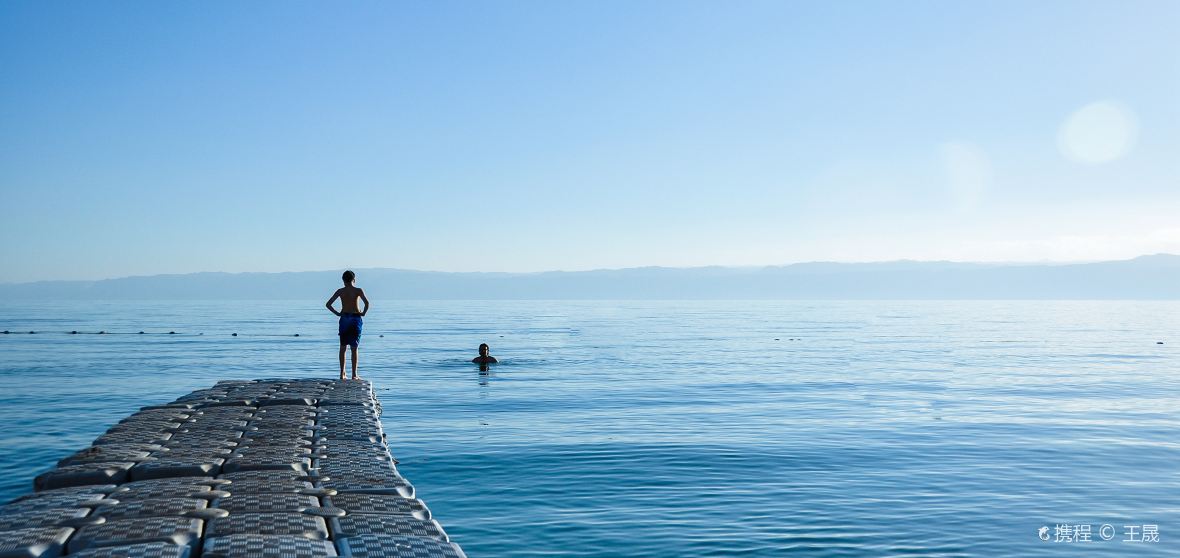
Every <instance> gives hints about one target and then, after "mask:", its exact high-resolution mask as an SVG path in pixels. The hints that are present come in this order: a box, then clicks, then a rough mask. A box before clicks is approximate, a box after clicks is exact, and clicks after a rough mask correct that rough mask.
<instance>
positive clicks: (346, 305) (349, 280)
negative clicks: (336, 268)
mask: <svg viewBox="0 0 1180 558" xmlns="http://www.w3.org/2000/svg"><path fill="white" fill-rule="evenodd" d="M340 278H341V279H343V280H344V286H343V287H341V288H339V289H336V292H335V293H332V298H329V299H328V302H327V303H326V304H324V306H327V307H328V310H331V311H332V313H333V314H336V315H337V316H340V379H341V380H343V379H344V347H352V379H354V380H359V379H360V376H357V375H356V349H357V345H359V344H360V342H361V325H362V323H363V322H362V320H361V317H362V316H364V315H365V314H366V313H367V312H368V311H369V299H368V298H365V291H363V290H361V289H358V288H356V285H354V284H353V283H354V282H356V274H355V273H353V272H352V271H351V270H349V271H345V272H344V275H342V276H341V277H340ZM358 298H359V299H361V300H363V301H365V308H364V309H363V310H359V311H358V309H357V302H356V300H357V299H358ZM336 299H340V311H339V312H337V311H336V309H335V308H333V307H332V303H333V302H336Z"/></svg>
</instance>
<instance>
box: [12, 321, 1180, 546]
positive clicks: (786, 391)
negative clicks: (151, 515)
mask: <svg viewBox="0 0 1180 558" xmlns="http://www.w3.org/2000/svg"><path fill="white" fill-rule="evenodd" d="M376 303H377V306H375V310H374V311H373V312H372V313H371V314H370V315H369V316H368V317H366V319H365V320H366V323H365V337H364V339H363V341H362V358H361V363H362V374H363V375H365V376H367V377H368V378H370V379H372V380H373V381H374V382H375V385H376V387H377V388H378V389H379V395H380V397H381V398H382V401H383V403H384V409H385V415H384V422H385V428H386V431H387V432H388V434H389V437H390V440H389V443H390V447H391V448H392V449H393V452H394V454H395V455H396V456H397V457H398V458H399V459H400V461H401V465H400V467H399V468H400V469H401V471H402V472H403V474H405V475H406V476H407V477H408V478H409V479H410V480H411V482H413V483H414V484H415V486H417V487H418V490H419V493H420V494H421V496H422V497H423V498H424V499H425V500H426V502H427V503H428V504H429V505H430V507H431V509H432V510H433V511H434V512H435V515H436V517H437V518H438V519H439V520H440V522H441V523H442V524H443V526H444V527H446V528H447V530H448V532H449V533H450V534H451V535H452V537H453V538H454V539H455V541H456V542H458V543H460V544H461V545H462V546H463V548H464V549H465V550H466V551H467V552H468V553H469V554H470V555H471V556H472V557H473V558H475V557H479V556H486V557H491V556H495V557H500V556H503V557H518V556H526V557H527V556H602V557H606V556H612V557H613V556H620V557H621V556H667V557H685V556H786V555H806V556H902V555H914V556H1166V555H1180V430H1178V427H1180V404H1178V403H1180V352H1178V349H1180V335H1178V334H1180V303H1177V302H859V301H858V302H534V301H530V302H383V301H380V300H377V301H376ZM321 305H322V302H321V301H306V302H304V301H284V302H264V303H246V304H242V303H236V302H235V303H226V302H174V303H171V302H170V303H156V302H152V303H141V302H136V303H123V302H119V303H115V302H111V303H61V304H38V305H26V304H13V303H3V304H2V305H0V330H3V329H8V330H12V331H21V332H24V333H21V334H9V335H0V375H2V376H3V381H4V386H5V388H4V389H3V390H2V391H0V424H3V425H4V428H3V429H0V446H2V448H3V449H2V451H0V468H2V470H3V471H5V473H6V474H5V475H4V476H3V478H2V479H0V483H2V485H0V497H4V498H5V499H7V497H11V496H14V495H16V494H18V493H20V492H24V491H26V490H27V489H28V488H29V486H30V485H31V479H32V477H33V476H34V475H35V474H37V473H38V472H40V471H42V470H44V469H46V468H48V467H49V466H50V465H51V464H52V463H53V462H54V461H56V460H57V459H58V458H60V457H62V456H65V455H66V454H67V453H69V452H71V451H72V450H75V449H78V448H80V447H83V446H85V445H87V444H88V443H89V442H90V440H91V439H93V438H94V437H95V436H97V435H98V434H100V433H101V432H102V431H104V430H105V429H106V428H107V427H108V426H109V425H110V424H111V423H113V422H115V421H117V420H118V419H120V418H122V417H123V416H125V415H127V414H129V413H131V412H133V411H134V410H135V409H137V408H138V407H139V406H142V405H146V404H152V403H160V402H165V401H169V400H171V399H173V398H175V397H177V396H179V395H181V394H184V393H187V392H188V391H191V390H193V389H197V388H202V387H207V386H209V385H211V384H212V383H213V382H215V381H216V380H219V379H226V378H255V377H276V376H289V377H303V376H321V377H326V378H330V377H332V376H333V375H334V374H335V373H336V371H335V366H336V365H335V358H336V357H335V347H336V338H335V329H334V328H335V324H334V322H333V320H332V318H333V317H332V316H331V315H329V314H327V312H326V311H325V310H324V309H323V307H322V306H321ZM29 330H35V331H37V334H35V335H29V334H28V333H27V332H28V331H29ZM70 330H79V331H86V332H97V331H99V330H105V331H107V332H108V334H107V335H93V334H79V335H68V334H67V333H65V332H68V331H70ZM140 330H143V331H145V332H146V333H145V334H144V335H138V334H136V333H133V332H138V331H140ZM170 330H174V331H176V332H177V335H166V333H167V332H168V331H170ZM232 332H237V333H239V336H238V337H231V336H230V334H231V333H232ZM295 333H299V334H300V336H299V337H293V334H295ZM382 334H383V335H384V337H383V338H382V337H379V335H382ZM792 339H794V340H792ZM481 341H487V342H488V343H489V344H491V346H492V352H493V354H495V355H497V356H499V357H500V358H501V359H502V363H501V364H500V365H498V366H495V367H494V368H493V369H492V371H491V372H490V373H487V374H481V373H480V372H479V371H478V370H477V369H476V368H475V367H473V365H470V364H466V363H465V362H466V360H467V359H469V358H470V357H471V356H473V354H474V352H475V347H476V345H478V344H479V343H480V342H481ZM1157 341H1164V342H1165V343H1166V344H1164V345H1158V344H1156V342H1157ZM1056 524H1071V525H1072V524H1088V525H1091V526H1092V532H1093V534H1092V537H1091V538H1092V542H1089V543H1079V542H1074V543H1065V542H1060V543H1059V542H1053V537H1052V535H1053V532H1052V531H1053V528H1054V526H1055V525H1056ZM1103 524H1110V525H1112V527H1113V528H1114V532H1113V535H1114V538H1113V540H1110V541H1103V540H1102V539H1101V538H1100V528H1101V525H1103ZM1145 524H1146V525H1157V526H1158V530H1159V537H1160V541H1159V542H1156V543H1143V542H1123V539H1125V538H1127V536H1126V527H1125V526H1126V525H1136V526H1142V525H1145ZM1041 526H1048V527H1049V528H1050V532H1049V533H1048V534H1049V535H1050V541H1049V542H1042V541H1041V540H1039V539H1038V534H1037V530H1038V528H1039V527H1041Z"/></svg>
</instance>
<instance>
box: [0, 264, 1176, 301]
mask: <svg viewBox="0 0 1180 558" xmlns="http://www.w3.org/2000/svg"><path fill="white" fill-rule="evenodd" d="M355 271H356V272H357V284H358V285H359V286H361V287H363V288H364V289H365V290H366V292H368V293H370V295H371V296H373V297H381V298H386V299H389V298H392V299H1180V256H1177V255H1171V254H1157V255H1153V256H1141V257H1138V258H1135V259H1132V260H1123V261H1109V262H1098V263H1084V264H980V263H957V262H915V261H896V262H880V263H828V262H814V263H800V264H793V265H784V266H768V267H749V268H746V267H742V268H735V267H694V268H664V267H640V268H629V269H610V270H596V271H572V272H565V271H549V272H541V273H449V272H436V271H411V270H403V269H357V270H355ZM339 283H340V271H339V270H333V271H306V272H288V273H191V274H186V275H154V276H150V277H125V278H121V279H106V280H101V281H39V282H35V283H15V284H14V283H7V284H0V300H35V299H39V300H51V299H92V300H103V299H124V300H126V299H152V300H166V299H313V298H324V299H327V297H328V295H330V294H331V292H332V290H334V289H335V288H336V287H338V286H339Z"/></svg>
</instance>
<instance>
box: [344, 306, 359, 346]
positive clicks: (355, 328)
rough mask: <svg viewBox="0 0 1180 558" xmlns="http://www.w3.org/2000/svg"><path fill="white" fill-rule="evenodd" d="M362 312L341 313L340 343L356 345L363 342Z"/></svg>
mask: <svg viewBox="0 0 1180 558" xmlns="http://www.w3.org/2000/svg"><path fill="white" fill-rule="evenodd" d="M363 323H364V322H363V321H362V320H361V315H360V314H341V315H340V344H341V345H349V346H351V347H356V346H357V345H359V344H360V342H361V325H363Z"/></svg>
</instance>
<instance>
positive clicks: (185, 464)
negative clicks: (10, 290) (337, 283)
mask: <svg viewBox="0 0 1180 558" xmlns="http://www.w3.org/2000/svg"><path fill="white" fill-rule="evenodd" d="M380 416H381V403H380V402H379V401H378V400H377V398H376V397H375V396H374V395H373V388H372V385H371V384H370V383H369V382H367V381H363V380H353V381H326V380H291V379H276V380H256V381H223V382H219V383H217V385H215V386H213V387H212V388H208V389H202V390H197V391H195V392H193V393H190V394H188V395H185V396H183V397H181V398H179V399H177V400H176V401H173V402H172V403H168V404H165V405H158V406H151V407H144V408H143V409H140V410H139V412H137V413H135V414H133V415H131V416H129V417H127V418H126V419H123V420H122V421H121V422H119V423H118V424H116V425H115V426H113V427H111V429H110V430H107V431H106V433H104V434H103V435H101V436H99V437H98V438H97V439H96V440H94V443H93V445H91V446H90V447H88V448H86V449H84V450H81V451H79V452H77V453H75V454H73V455H71V456H69V457H67V458H65V459H63V460H61V461H60V462H59V463H58V464H57V467H55V468H53V469H51V470H49V471H46V472H45V473H42V474H41V475H38V476H37V478H36V479H35V480H34V490H35V491H34V492H32V493H30V494H26V495H24V496H21V497H20V498H17V499H16V500H13V501H12V502H9V503H7V504H4V505H0V558H17V557H27V558H54V557H56V556H78V557H79V558H83V557H85V558H202V557H203V558H303V557H321V556H353V557H357V558H365V557H373V558H381V557H413V558H435V557H438V558H463V557H464V554H463V551H462V550H461V549H460V548H459V546H458V545H456V544H454V543H452V542H450V540H449V539H448V537H447V535H446V533H445V532H444V531H443V529H442V527H441V526H440V525H439V524H438V522H437V521H435V520H433V519H432V518H431V516H430V510H429V509H427V507H426V505H425V504H424V503H423V502H422V501H421V500H419V499H417V497H416V495H415V493H414V487H413V486H412V485H411V484H410V483H409V482H407V481H406V479H405V478H403V477H402V476H401V474H399V473H398V471H397V467H396V463H397V461H396V460H394V458H393V456H392V455H390V453H389V448H388V447H387V446H386V443H385V434H384V432H383V430H382V428H381V421H380Z"/></svg>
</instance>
